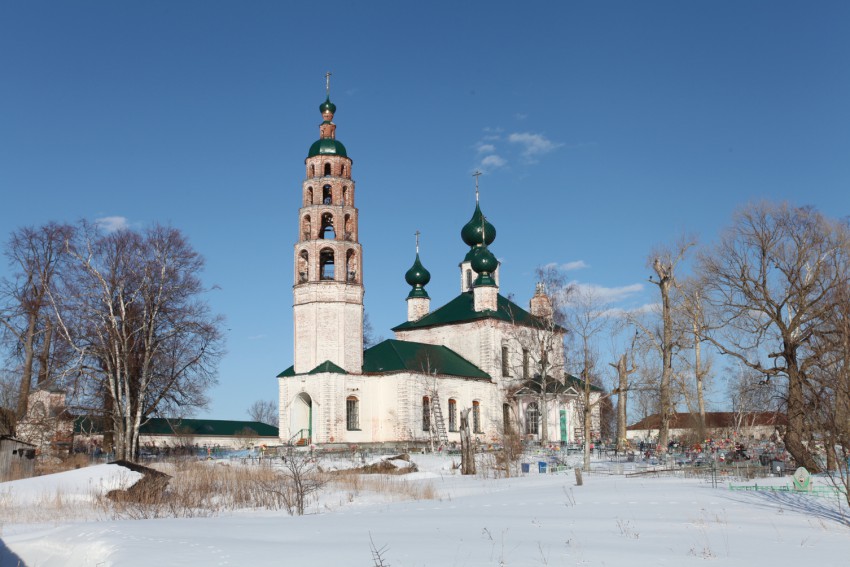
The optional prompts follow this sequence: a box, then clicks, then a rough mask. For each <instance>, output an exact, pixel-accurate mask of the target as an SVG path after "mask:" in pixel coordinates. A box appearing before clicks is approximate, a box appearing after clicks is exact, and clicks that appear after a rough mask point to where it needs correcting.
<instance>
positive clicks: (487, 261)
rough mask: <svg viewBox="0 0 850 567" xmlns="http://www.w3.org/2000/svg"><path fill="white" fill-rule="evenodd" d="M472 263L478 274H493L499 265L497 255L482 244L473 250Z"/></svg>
mask: <svg viewBox="0 0 850 567" xmlns="http://www.w3.org/2000/svg"><path fill="white" fill-rule="evenodd" d="M470 263H471V264H472V269H473V270H475V272H476V273H478V274H492V273H493V272H495V271H496V268H497V267H498V266H499V261H498V260H496V256H494V255H493V253H492V252H490V250H489V249H488V248H487V247H486V246H481V247H479V248H476V249H475V250H474V251H473V253H472V259H471V261H470Z"/></svg>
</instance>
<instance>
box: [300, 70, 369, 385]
mask: <svg viewBox="0 0 850 567" xmlns="http://www.w3.org/2000/svg"><path fill="white" fill-rule="evenodd" d="M325 77H326V81H327V83H326V90H327V92H326V95H327V96H326V98H325V102H323V103H322V104H321V105H319V111H320V112H321V113H322V119H323V120H322V123H321V125H320V126H319V139H318V140H316V142H314V143H313V145H312V146H310V150H309V152H308V153H307V159H306V160H304V163H305V165H306V169H307V173H306V178H305V180H304V182H303V183H302V197H301V208H300V209H299V211H298V241H297V242H296V243H295V283H294V285H293V288H292V295H293V315H294V318H293V319H294V324H295V335H294V336H295V349H294V359H295V368H294V371H295V373H296V374H305V373H307V372H309V371H310V370H313V369H314V368H315V367H316V366H318V365H319V364H321V363H323V362H325V361H330V362H332V363H333V364H335V365H337V366H339V367H341V368H342V369H344V370H345V371H346V372H348V373H351V374H360V373H361V371H362V366H363V293H364V290H363V258H362V253H361V247H360V242H359V241H358V226H357V208H356V207H355V206H354V180H353V179H352V178H351V165H352V161H351V159H350V158H349V157H348V154H347V153H346V150H345V146H343V145H342V143H341V142H339V141H338V140H337V139H336V124H334V123H333V118H334V114H335V113H336V105H335V104H334V103H332V102H331V99H330V73H327V74H326V75H325Z"/></svg>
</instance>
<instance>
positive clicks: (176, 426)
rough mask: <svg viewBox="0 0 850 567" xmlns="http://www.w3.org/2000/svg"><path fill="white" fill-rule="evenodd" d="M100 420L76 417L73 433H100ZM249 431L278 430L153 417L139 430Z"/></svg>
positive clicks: (254, 424) (154, 432)
mask: <svg viewBox="0 0 850 567" xmlns="http://www.w3.org/2000/svg"><path fill="white" fill-rule="evenodd" d="M103 421H104V420H102V419H97V418H90V417H78V418H77V419H75V420H74V432H75V433H102V432H103V431H104V427H103ZM247 429H250V430H251V431H253V432H254V433H256V434H257V435H258V436H260V437H277V436H278V428H277V427H274V426H273V425H268V424H266V423H261V422H259V421H229V420H222V419H166V418H161V417H153V418H151V419H149V420H148V422H147V423H145V424H144V425H142V426H141V427H140V428H139V433H140V434H141V435H217V436H224V437H229V436H233V435H243V434H244V433H245V431H246V430H247Z"/></svg>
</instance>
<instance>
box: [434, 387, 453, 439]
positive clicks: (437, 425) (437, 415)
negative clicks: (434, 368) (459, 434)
mask: <svg viewBox="0 0 850 567" xmlns="http://www.w3.org/2000/svg"><path fill="white" fill-rule="evenodd" d="M435 438H436V440H437V442H438V443H439V445H440V446H442V447H447V446H448V444H449V436H448V434H447V433H446V422H445V421H443V409H442V408H441V407H440V394H439V393H438V392H437V388H436V386H435V387H434V389H433V390H432V391H431V439H432V440H434V439H435Z"/></svg>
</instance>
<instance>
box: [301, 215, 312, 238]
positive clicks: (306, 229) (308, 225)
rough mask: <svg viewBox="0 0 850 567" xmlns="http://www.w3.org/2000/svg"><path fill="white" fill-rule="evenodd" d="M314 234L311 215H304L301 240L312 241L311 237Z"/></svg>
mask: <svg viewBox="0 0 850 567" xmlns="http://www.w3.org/2000/svg"><path fill="white" fill-rule="evenodd" d="M312 234H313V222H312V220H311V219H310V215H304V218H303V219H301V239H302V240H310V236H311V235H312Z"/></svg>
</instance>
